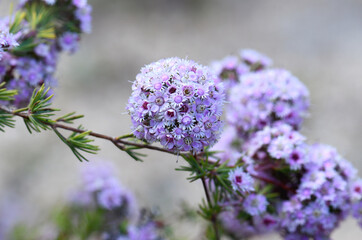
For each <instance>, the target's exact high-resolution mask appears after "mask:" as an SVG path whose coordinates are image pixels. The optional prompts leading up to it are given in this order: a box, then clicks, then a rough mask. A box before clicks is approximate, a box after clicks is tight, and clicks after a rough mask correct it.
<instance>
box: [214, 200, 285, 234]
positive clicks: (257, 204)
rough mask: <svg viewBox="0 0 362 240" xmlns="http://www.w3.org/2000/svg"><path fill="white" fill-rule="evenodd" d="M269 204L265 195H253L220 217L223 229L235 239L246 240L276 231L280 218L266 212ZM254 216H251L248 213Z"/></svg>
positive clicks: (228, 209)
mask: <svg viewBox="0 0 362 240" xmlns="http://www.w3.org/2000/svg"><path fill="white" fill-rule="evenodd" d="M267 206H268V202H267V201H266V198H265V196H264V195H260V194H251V195H249V196H248V197H247V198H246V199H245V200H244V201H242V203H241V204H240V203H239V204H238V205H236V204H234V206H231V207H230V206H228V208H227V209H226V210H225V211H223V212H222V213H221V214H220V215H219V220H220V221H221V223H222V225H223V228H224V229H225V231H226V233H227V234H228V235H231V236H232V237H234V239H244V238H248V237H252V236H255V235H261V234H266V233H270V232H272V231H275V230H277V229H278V227H279V218H278V217H277V216H276V215H272V214H269V213H268V212H267V211H266V208H267ZM247 211H249V212H251V213H252V214H254V215H249V213H248V212H247Z"/></svg>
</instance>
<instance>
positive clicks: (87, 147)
mask: <svg viewBox="0 0 362 240" xmlns="http://www.w3.org/2000/svg"><path fill="white" fill-rule="evenodd" d="M78 129H80V130H83V129H82V127H81V126H79V127H78ZM53 130H54V132H55V133H56V134H57V135H58V137H59V138H60V139H61V140H62V141H63V142H64V143H65V144H66V145H67V146H68V147H69V148H70V150H72V152H73V154H74V155H75V156H76V157H77V158H78V160H79V161H81V162H82V161H83V160H85V161H87V158H86V157H84V156H83V155H82V154H81V153H80V151H83V152H86V153H90V154H96V153H97V152H98V151H99V150H100V149H99V147H98V146H95V145H92V144H89V143H90V142H93V141H94V140H93V139H89V138H88V136H89V134H90V133H91V131H85V132H82V133H76V132H73V133H72V134H71V135H70V136H69V137H68V138H65V137H64V136H63V135H62V134H61V133H60V132H59V131H58V130H57V129H56V128H53Z"/></svg>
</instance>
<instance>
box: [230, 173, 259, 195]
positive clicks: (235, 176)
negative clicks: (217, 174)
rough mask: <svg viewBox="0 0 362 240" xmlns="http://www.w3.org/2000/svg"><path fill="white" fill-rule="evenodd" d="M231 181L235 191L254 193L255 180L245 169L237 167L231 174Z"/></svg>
mask: <svg viewBox="0 0 362 240" xmlns="http://www.w3.org/2000/svg"><path fill="white" fill-rule="evenodd" d="M228 179H229V181H230V182H231V186H232V187H233V189H234V190H235V191H240V192H242V193H244V192H251V191H254V186H253V185H254V180H253V178H252V177H251V176H250V174H249V173H246V172H245V171H244V169H243V168H241V167H237V168H235V169H234V170H232V171H230V172H229V178H228Z"/></svg>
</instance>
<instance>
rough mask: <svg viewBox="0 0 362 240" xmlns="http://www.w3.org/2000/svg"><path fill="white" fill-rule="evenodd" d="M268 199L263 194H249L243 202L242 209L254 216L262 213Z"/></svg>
mask: <svg viewBox="0 0 362 240" xmlns="http://www.w3.org/2000/svg"><path fill="white" fill-rule="evenodd" d="M267 205H268V201H267V199H266V197H265V196H264V195H261V194H250V195H248V196H247V197H246V198H245V199H244V202H243V207H244V210H245V211H246V212H247V213H249V214H250V215H251V216H256V215H260V214H262V213H264V212H265V211H266V207H267Z"/></svg>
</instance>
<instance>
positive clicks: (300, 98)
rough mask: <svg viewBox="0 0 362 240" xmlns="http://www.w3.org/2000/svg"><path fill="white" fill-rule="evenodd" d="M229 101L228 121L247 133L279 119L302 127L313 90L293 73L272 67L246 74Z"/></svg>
mask: <svg viewBox="0 0 362 240" xmlns="http://www.w3.org/2000/svg"><path fill="white" fill-rule="evenodd" d="M229 101H230V104H229V105H228V109H227V112H226V117H227V121H228V123H230V124H231V125H233V126H235V127H236V128H237V129H238V131H239V132H240V133H241V134H242V135H247V134H248V133H250V132H254V131H256V130H259V129H262V128H263V127H264V126H268V125H271V124H272V123H273V122H276V121H282V122H285V123H287V124H290V125H291V126H293V127H294V128H297V129H298V128H299V127H300V125H301V123H302V121H303V118H304V117H305V116H306V115H307V111H308V108H309V93H308V90H307V88H306V87H305V86H304V85H303V84H302V83H301V82H300V81H299V80H298V79H297V78H296V77H294V76H293V75H292V74H291V73H290V72H288V71H286V70H283V69H270V70H264V71H259V72H256V73H249V74H246V75H243V76H242V77H241V79H240V83H239V84H238V85H236V86H235V87H233V88H232V89H231V90H230V97H229Z"/></svg>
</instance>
